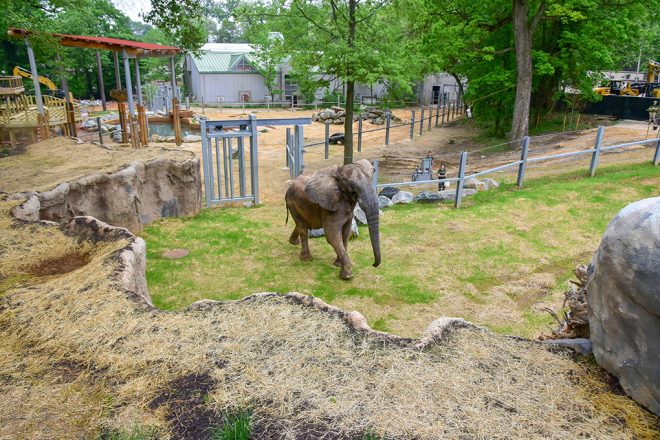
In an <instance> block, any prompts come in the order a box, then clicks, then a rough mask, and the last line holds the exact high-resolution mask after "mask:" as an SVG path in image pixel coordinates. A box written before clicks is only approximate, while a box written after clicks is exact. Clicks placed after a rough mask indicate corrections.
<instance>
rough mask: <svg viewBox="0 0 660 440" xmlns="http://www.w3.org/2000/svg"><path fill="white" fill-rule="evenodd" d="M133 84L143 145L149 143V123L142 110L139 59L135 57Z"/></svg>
mask: <svg viewBox="0 0 660 440" xmlns="http://www.w3.org/2000/svg"><path fill="white" fill-rule="evenodd" d="M135 83H136V84H135V85H136V87H137V118H138V126H139V127H140V143H141V144H142V145H143V146H145V147H146V146H147V145H148V144H149V125H148V123H147V113H146V112H145V111H144V101H143V100H142V81H141V79H140V60H139V59H138V57H135Z"/></svg>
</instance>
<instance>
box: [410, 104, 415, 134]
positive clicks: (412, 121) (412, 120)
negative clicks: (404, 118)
mask: <svg viewBox="0 0 660 440" xmlns="http://www.w3.org/2000/svg"><path fill="white" fill-rule="evenodd" d="M414 136H415V110H412V111H411V113H410V139H412V138H413V137H414Z"/></svg>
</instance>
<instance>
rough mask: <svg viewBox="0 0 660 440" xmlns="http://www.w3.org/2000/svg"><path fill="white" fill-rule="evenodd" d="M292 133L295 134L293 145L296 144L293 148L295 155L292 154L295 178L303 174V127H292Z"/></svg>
mask: <svg viewBox="0 0 660 440" xmlns="http://www.w3.org/2000/svg"><path fill="white" fill-rule="evenodd" d="M294 133H295V139H294V141H293V142H294V143H295V144H296V146H295V149H294V151H295V153H294V160H295V161H296V163H295V169H296V177H297V176H299V175H301V174H302V172H303V168H304V167H305V165H304V164H303V160H304V159H303V145H304V138H303V126H302V125H296V126H295V127H294Z"/></svg>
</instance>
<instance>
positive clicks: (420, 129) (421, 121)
mask: <svg viewBox="0 0 660 440" xmlns="http://www.w3.org/2000/svg"><path fill="white" fill-rule="evenodd" d="M423 132H424V107H422V108H421V114H420V115H419V135H420V136H421V135H422V133H423Z"/></svg>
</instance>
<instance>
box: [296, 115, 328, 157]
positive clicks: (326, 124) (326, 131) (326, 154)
mask: <svg viewBox="0 0 660 440" xmlns="http://www.w3.org/2000/svg"><path fill="white" fill-rule="evenodd" d="M287 130H288V128H287ZM323 158H324V159H326V160H327V159H329V158H330V123H329V122H328V121H325V155H324V156H323Z"/></svg>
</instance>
